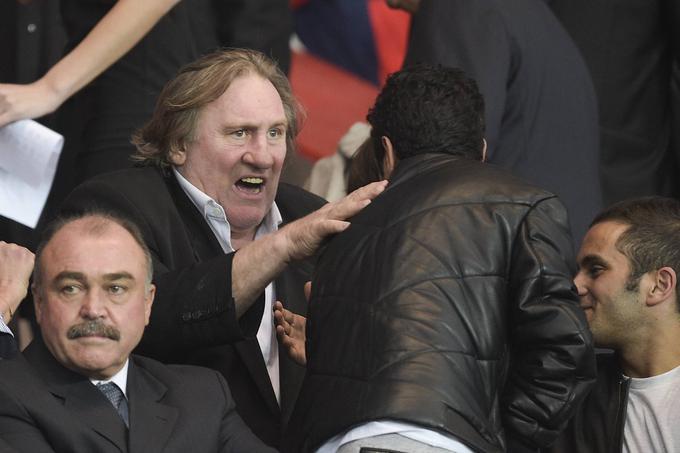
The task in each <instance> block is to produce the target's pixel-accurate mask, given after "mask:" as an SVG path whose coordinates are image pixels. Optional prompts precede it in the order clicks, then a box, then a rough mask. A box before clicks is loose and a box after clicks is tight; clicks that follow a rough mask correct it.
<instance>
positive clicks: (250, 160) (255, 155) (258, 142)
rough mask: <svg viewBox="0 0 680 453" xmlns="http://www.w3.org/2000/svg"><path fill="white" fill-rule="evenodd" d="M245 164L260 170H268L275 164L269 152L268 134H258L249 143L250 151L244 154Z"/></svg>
mask: <svg viewBox="0 0 680 453" xmlns="http://www.w3.org/2000/svg"><path fill="white" fill-rule="evenodd" d="M243 162H245V163H246V164H248V165H251V166H253V167H255V168H258V169H263V170H265V169H267V168H270V167H271V166H272V165H273V164H274V157H273V156H272V153H271V152H270V150H269V145H268V143H267V137H266V134H264V133H260V132H258V133H257V134H253V135H252V136H251V138H250V140H249V141H248V149H247V150H246V152H245V153H244V154H243Z"/></svg>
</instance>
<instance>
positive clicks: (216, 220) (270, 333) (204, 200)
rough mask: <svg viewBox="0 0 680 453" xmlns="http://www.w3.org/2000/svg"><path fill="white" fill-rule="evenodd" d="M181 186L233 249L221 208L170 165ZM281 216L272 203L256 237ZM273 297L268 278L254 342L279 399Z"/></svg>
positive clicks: (270, 230) (225, 246) (275, 226)
mask: <svg viewBox="0 0 680 453" xmlns="http://www.w3.org/2000/svg"><path fill="white" fill-rule="evenodd" d="M172 171H173V173H174V174H175V177H176V178H177V181H178V182H179V185H180V187H181V188H182V190H184V193H186V194H187V196H188V197H189V199H190V200H191V201H192V202H193V203H194V205H195V206H196V207H197V208H198V210H199V211H200V212H201V214H202V215H203V218H205V220H206V222H208V225H209V226H210V229H211V230H212V231H213V233H214V234H215V237H216V238H217V240H218V241H219V243H220V245H221V246H222V250H223V251H224V252H225V253H231V252H234V248H233V247H232V245H231V226H230V225H229V221H228V220H227V215H226V213H225V212H224V208H222V206H221V205H220V204H219V203H218V202H217V201H215V200H213V199H212V198H211V197H209V196H208V195H206V194H205V193H203V192H202V191H201V190H200V189H199V188H197V187H196V186H194V185H193V184H191V183H190V182H189V181H188V180H187V179H186V178H185V177H184V176H182V175H181V174H180V172H178V171H177V169H176V168H174V167H173V169H172ZM282 221H283V219H282V218H281V212H280V211H279V208H278V207H277V206H276V203H272V207H271V209H270V210H269V212H268V213H267V215H266V216H265V217H264V219H263V220H262V223H260V225H259V226H258V227H257V231H256V232H255V239H257V238H259V237H260V236H264V235H265V234H269V233H273V232H275V231H277V230H278V229H279V225H280V224H281V222H282ZM275 301H276V289H275V287H274V282H270V283H269V284H268V285H267V287H266V288H265V290H264V311H263V313H262V320H261V321H260V327H259V329H258V331H257V342H258V343H259V345H260V351H262V358H263V359H264V363H265V365H267V372H268V373H269V380H270V381H271V384H272V389H273V390H274V394H275V395H276V400H277V401H278V402H279V404H280V403H281V396H280V393H281V390H280V389H281V386H280V383H279V343H278V341H277V339H276V329H275V328H274V312H273V310H274V302H275Z"/></svg>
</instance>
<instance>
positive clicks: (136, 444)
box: [127, 358, 179, 453]
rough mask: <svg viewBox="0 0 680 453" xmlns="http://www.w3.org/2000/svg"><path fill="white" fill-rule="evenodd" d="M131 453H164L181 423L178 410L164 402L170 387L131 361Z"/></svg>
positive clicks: (129, 376)
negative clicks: (177, 423)
mask: <svg viewBox="0 0 680 453" xmlns="http://www.w3.org/2000/svg"><path fill="white" fill-rule="evenodd" d="M127 386H128V388H127V390H128V407H129V409H130V453H153V452H161V451H163V449H164V446H165V444H166V442H167V440H168V438H169V437H170V435H171V434H172V430H173V428H174V427H175V423H176V422H177V417H178V416H179V411H178V409H177V408H175V407H172V406H168V405H167V404H163V403H162V402H161V401H162V399H163V397H164V395H165V393H166V392H167V388H166V387H165V385H163V384H162V383H161V382H160V381H159V380H158V379H156V378H155V377H153V376H152V375H151V374H149V372H148V371H146V370H145V369H143V368H141V367H139V366H137V365H136V364H135V362H134V359H133V358H131V360H130V368H129V370H128V384H127Z"/></svg>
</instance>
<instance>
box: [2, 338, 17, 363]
mask: <svg viewBox="0 0 680 453" xmlns="http://www.w3.org/2000/svg"><path fill="white" fill-rule="evenodd" d="M16 350H17V343H16V340H14V337H13V336H12V335H10V334H8V333H5V332H0V359H6V358H8V357H10V356H12V355H13V354H14V353H15V352H16Z"/></svg>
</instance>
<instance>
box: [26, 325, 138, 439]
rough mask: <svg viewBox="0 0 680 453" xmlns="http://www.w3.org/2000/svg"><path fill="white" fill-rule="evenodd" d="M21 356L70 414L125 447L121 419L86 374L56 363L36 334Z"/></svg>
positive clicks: (124, 434) (125, 431) (123, 427)
mask: <svg viewBox="0 0 680 453" xmlns="http://www.w3.org/2000/svg"><path fill="white" fill-rule="evenodd" d="M24 356H25V357H26V360H27V361H28V362H29V363H30V364H31V366H32V367H33V368H34V369H35V370H36V372H37V375H38V376H39V377H40V378H42V379H43V381H44V382H45V384H46V385H47V387H48V388H49V390H50V392H51V393H52V394H53V395H54V396H55V398H57V399H59V400H61V401H62V402H63V404H64V407H65V408H66V409H67V410H68V411H70V412H72V413H73V414H74V418H77V420H78V421H79V422H81V423H83V424H85V425H87V426H90V427H91V428H92V429H93V430H94V431H96V432H97V433H99V434H100V435H101V436H103V437H104V438H106V439H108V440H109V441H110V442H111V443H112V444H113V445H115V446H116V447H117V448H118V450H120V451H121V452H127V451H128V449H127V428H126V427H125V424H124V423H123V420H121V418H120V417H119V416H118V413H117V412H116V409H115V408H114V407H113V406H112V405H111V403H110V402H109V400H107V399H106V397H105V396H104V395H103V394H102V393H101V392H100V391H99V390H97V388H96V387H95V386H94V385H93V384H92V383H91V382H90V380H89V379H88V378H87V377H85V376H81V375H79V374H77V373H74V372H72V371H70V370H68V369H66V368H64V367H63V366H62V365H61V364H59V362H57V361H56V359H55V358H54V356H52V354H51V353H50V352H49V350H48V349H47V347H46V346H45V345H44V343H43V341H42V339H41V338H40V336H38V337H37V338H36V339H35V340H34V341H33V343H31V345H30V346H29V347H28V348H27V349H26V351H25V353H24Z"/></svg>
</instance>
